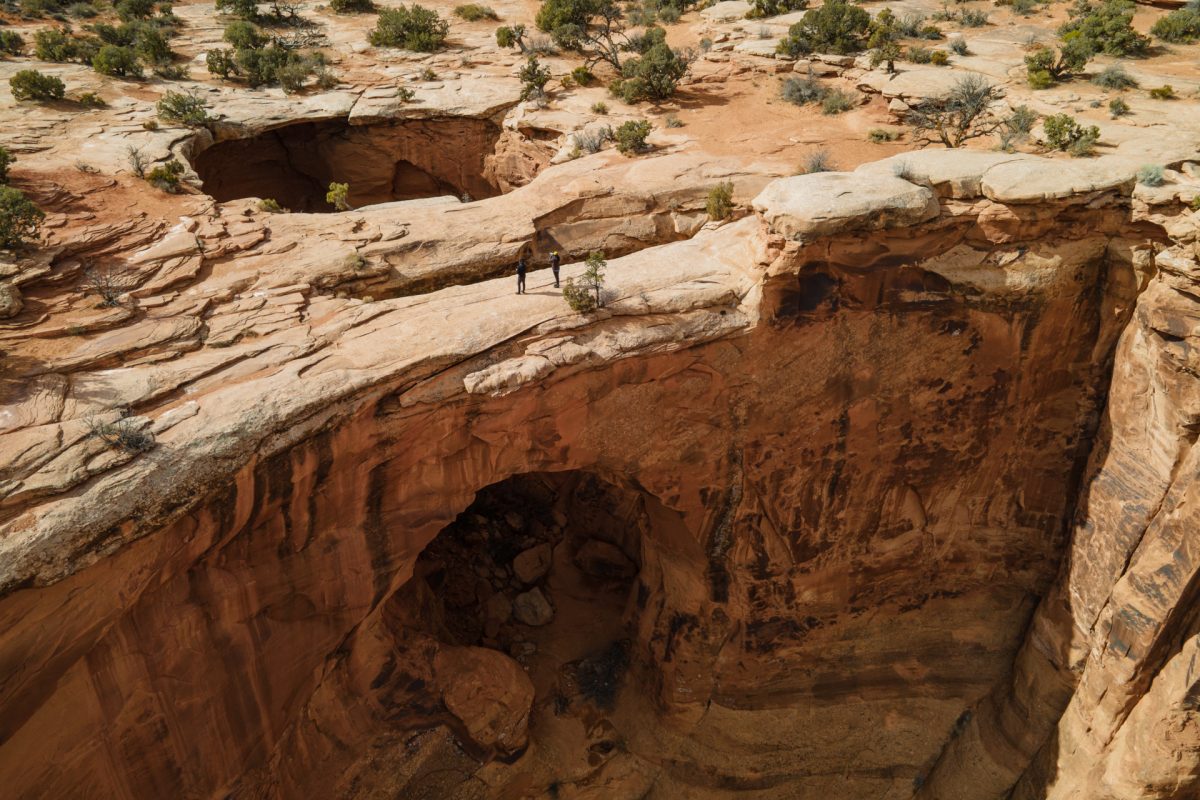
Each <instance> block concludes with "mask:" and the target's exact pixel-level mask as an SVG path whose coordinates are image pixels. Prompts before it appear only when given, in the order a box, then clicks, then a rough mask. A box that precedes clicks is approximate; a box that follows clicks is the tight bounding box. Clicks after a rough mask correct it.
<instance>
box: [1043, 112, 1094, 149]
mask: <svg viewBox="0 0 1200 800" xmlns="http://www.w3.org/2000/svg"><path fill="white" fill-rule="evenodd" d="M1042 128H1043V130H1044V132H1045V137H1046V144H1047V145H1048V146H1049V147H1051V148H1052V149H1054V150H1062V151H1064V152H1068V153H1070V154H1071V155H1074V156H1082V155H1087V154H1089V153H1091V152H1092V150H1093V149H1094V147H1095V145H1096V142H1098V141H1099V140H1100V129H1099V128H1097V127H1096V126H1095V125H1092V126H1089V127H1086V128H1085V127H1084V126H1082V125H1080V124H1079V123H1078V122H1077V121H1076V120H1075V118H1074V117H1072V116H1070V115H1069V114H1052V115H1051V116H1049V117H1046V119H1045V121H1044V122H1043V123H1042Z"/></svg>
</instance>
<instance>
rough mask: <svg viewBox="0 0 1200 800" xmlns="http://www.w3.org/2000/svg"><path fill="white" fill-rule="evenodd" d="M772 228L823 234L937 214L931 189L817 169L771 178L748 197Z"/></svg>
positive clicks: (924, 219)
mask: <svg viewBox="0 0 1200 800" xmlns="http://www.w3.org/2000/svg"><path fill="white" fill-rule="evenodd" d="M753 206H754V210H755V211H757V212H759V213H760V214H762V215H763V217H764V218H765V219H766V221H767V223H768V225H769V226H770V228H771V231H772V232H773V233H778V234H782V235H784V236H787V237H788V238H792V239H795V238H800V237H809V236H829V235H831V234H838V233H844V232H847V231H854V230H880V229H884V228H895V227H901V226H907V225H916V224H919V223H922V222H928V221H929V220H931V219H934V218H936V217H937V216H938V215H939V214H940V213H941V206H940V205H939V204H938V200H937V197H936V196H935V195H934V193H933V191H931V190H930V189H929V188H927V187H925V186H919V185H917V184H914V183H910V182H909V181H906V180H904V179H903V178H899V177H896V176H894V175H867V174H859V173H851V172H821V173H816V174H811V175H796V176H793V177H790V178H780V179H779V180H776V181H773V182H772V183H771V184H769V185H768V186H767V187H766V188H765V189H763V191H762V192H761V193H760V194H759V195H758V197H756V198H754V201H753Z"/></svg>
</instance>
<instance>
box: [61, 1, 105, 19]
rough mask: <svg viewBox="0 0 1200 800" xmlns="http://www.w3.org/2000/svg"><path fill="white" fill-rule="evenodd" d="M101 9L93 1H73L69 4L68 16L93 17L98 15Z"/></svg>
mask: <svg viewBox="0 0 1200 800" xmlns="http://www.w3.org/2000/svg"><path fill="white" fill-rule="evenodd" d="M99 14H100V9H98V8H96V6H95V5H94V4H92V3H72V4H71V5H69V6H67V16H71V17H75V18H76V19H91V18H92V17H95V16H98V15H99Z"/></svg>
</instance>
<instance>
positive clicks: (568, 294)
mask: <svg viewBox="0 0 1200 800" xmlns="http://www.w3.org/2000/svg"><path fill="white" fill-rule="evenodd" d="M606 266H607V262H606V261H605V260H604V253H602V252H601V251H599V250H593V251H592V252H591V253H589V254H588V257H587V261H586V262H585V268H584V271H583V274H582V275H580V276H579V280H578V282H576V280H575V279H574V278H567V279H566V280H565V281H563V286H562V293H563V299H565V300H566V301H567V305H568V306H570V307H571V310H572V311H576V312H578V313H580V314H586V313H587V312H589V311H594V310H596V309H597V308H599V307H601V306H603V305H604V268H605V267H606Z"/></svg>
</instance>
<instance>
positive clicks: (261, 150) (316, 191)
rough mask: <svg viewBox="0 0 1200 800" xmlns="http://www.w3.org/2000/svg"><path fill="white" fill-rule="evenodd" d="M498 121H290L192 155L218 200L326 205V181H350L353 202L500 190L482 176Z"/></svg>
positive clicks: (320, 208)
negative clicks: (254, 199) (359, 123)
mask: <svg viewBox="0 0 1200 800" xmlns="http://www.w3.org/2000/svg"><path fill="white" fill-rule="evenodd" d="M499 136H500V128H499V126H497V125H496V124H495V123H493V122H491V121H489V120H478V119H468V118H453V119H417V120H398V121H391V122H383V123H375V124H365V125H357V124H351V123H350V122H349V121H348V120H347V119H345V118H341V119H334V120H323V121H310V122H294V123H291V124H287V125H283V126H280V127H277V128H272V129H270V130H266V131H263V132H261V133H258V134H256V135H254V136H250V137H247V138H240V139H224V140H221V141H217V142H215V143H214V144H212V145H211V146H209V147H207V148H205V149H204V150H201V151H199V152H198V153H197V154H196V155H194V156H193V157H192V159H191V160H192V167H193V168H194V169H195V171H196V174H197V175H199V176H200V179H201V181H202V182H203V188H204V191H205V193H206V194H208V195H210V196H212V197H213V198H214V199H216V200H218V201H220V202H228V201H231V200H238V199H241V198H247V197H257V198H262V199H271V200H275V201H276V202H278V203H279V205H280V206H282V207H284V208H287V209H289V210H291V211H299V212H330V211H333V210H334V208H333V206H332V205H331V204H330V203H328V202H327V201H326V199H325V196H326V193H327V191H328V190H329V185H330V183H335V182H336V183H345V184H348V186H349V195H348V202H349V204H350V205H351V206H352V207H354V208H358V207H361V206H367V205H375V204H378V203H389V202H395V201H401V200H416V199H420V198H428V197H443V196H454V197H457V198H458V199H460V200H477V199H480V198H484V197H492V196H495V195H497V194H499V193H500V191H499V189H498V188H497V187H496V186H495V185H494V183H493V182H492V181H491V180H489V178H488V177H487V176H486V172H487V158H488V156H489V155H491V154H492V153H493V152H494V151H495V147H496V141H497V140H498V138H499Z"/></svg>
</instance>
